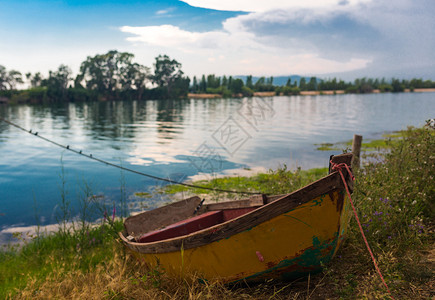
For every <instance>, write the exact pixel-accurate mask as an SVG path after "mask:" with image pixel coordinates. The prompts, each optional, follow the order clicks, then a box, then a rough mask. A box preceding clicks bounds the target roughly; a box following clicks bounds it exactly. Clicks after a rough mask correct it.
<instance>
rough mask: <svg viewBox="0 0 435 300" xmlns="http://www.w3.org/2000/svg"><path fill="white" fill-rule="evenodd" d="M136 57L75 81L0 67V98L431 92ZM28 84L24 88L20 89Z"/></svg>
mask: <svg viewBox="0 0 435 300" xmlns="http://www.w3.org/2000/svg"><path fill="white" fill-rule="evenodd" d="M133 59H134V55H133V54H131V53H128V52H118V51H116V50H112V51H109V52H107V53H106V54H97V55H95V56H93V57H91V56H88V57H87V58H86V60H85V61H83V62H82V63H81V65H80V71H79V74H77V75H76V76H75V77H73V75H72V71H71V69H70V68H69V67H68V66H66V65H60V66H59V67H58V69H57V70H55V71H49V74H48V77H46V78H44V77H43V76H42V75H41V73H39V72H37V73H35V74H31V73H27V74H25V75H24V76H23V75H22V74H21V73H20V72H18V71H16V70H6V68H5V67H3V66H1V65H0V97H3V98H8V99H10V100H12V101H13V102H68V101H93V100H115V99H124V100H132V99H135V100H146V99H169V98H171V99H176V98H184V97H187V95H188V93H194V94H203V93H207V94H219V95H221V96H222V97H238V96H239V97H240V96H252V95H253V94H254V93H255V92H273V93H275V94H276V95H297V94H299V93H300V92H301V91H320V92H322V91H336V90H343V91H345V92H346V93H371V92H373V91H374V90H379V91H380V92H402V91H404V90H405V89H409V90H411V91H412V90H414V89H416V88H435V82H432V81H431V80H425V81H424V80H423V79H412V80H399V79H395V78H393V79H391V80H386V79H385V78H383V79H371V78H359V79H355V80H354V81H353V82H345V81H343V80H337V79H336V78H331V79H318V78H316V77H311V78H305V77H301V78H299V81H298V80H294V81H292V80H291V78H290V77H289V78H288V80H287V82H286V84H285V85H274V83H273V80H274V79H273V77H268V78H266V77H260V78H258V79H257V80H256V81H255V83H254V82H253V81H254V80H253V77H252V76H251V75H250V76H247V77H246V79H245V80H242V79H241V78H236V77H232V76H228V77H227V76H222V77H219V76H215V75H213V74H211V75H207V76H206V75H202V77H201V78H200V79H198V78H196V76H194V77H193V80H192V82H191V80H190V78H189V77H187V76H184V73H183V71H182V69H181V67H182V65H181V63H179V62H178V61H176V60H175V59H171V58H169V57H168V56H167V55H159V56H157V57H156V58H155V62H154V64H153V71H151V68H149V67H146V66H143V65H141V64H139V63H136V62H134V61H133ZM24 83H27V85H28V88H27V89H18V87H19V86H20V85H23V84H24Z"/></svg>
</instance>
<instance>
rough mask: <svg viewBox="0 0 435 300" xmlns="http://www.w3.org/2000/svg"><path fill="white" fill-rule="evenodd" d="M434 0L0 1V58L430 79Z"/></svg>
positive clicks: (434, 60)
mask: <svg viewBox="0 0 435 300" xmlns="http://www.w3.org/2000/svg"><path fill="white" fill-rule="evenodd" d="M434 16H435V1H433V0H396V1H387V0H305V1H300V0H299V1H296V0H268V1H263V0H237V1H235V0H183V1H177V0H165V1H128V0H127V1H126V0H124V1H121V0H111V1H102V0H101V1H66V0H64V1H45V0H21V1H12V0H11V1H4V0H0V65H3V66H5V67H6V68H7V69H17V70H19V71H21V72H22V73H26V72H32V73H34V72H37V71H41V72H42V73H43V74H47V73H48V70H55V69H57V67H58V66H59V65H60V64H66V65H68V66H70V67H71V68H72V70H73V72H74V74H77V72H78V69H79V66H80V63H81V62H82V61H84V60H85V59H86V57H87V56H93V55H96V54H101V53H105V52H107V51H109V50H112V49H116V50H119V51H128V52H131V53H133V54H134V55H135V61H136V62H139V63H141V64H144V65H146V66H149V67H152V64H153V62H154V58H155V57H156V56H157V55H159V54H168V55H169V56H170V57H171V58H175V59H176V60H178V61H179V62H181V63H182V65H183V71H184V72H185V73H186V74H187V75H189V76H193V75H197V76H199V75H202V74H216V75H224V74H226V75H247V74H252V75H254V76H263V75H264V76H279V75H292V74H299V75H317V76H319V77H329V76H335V75H337V76H339V77H341V78H344V79H352V78H355V77H363V76H369V77H387V78H389V77H393V76H395V77H399V78H408V77H423V78H428V79H435V54H434V52H435V51H434V49H435V34H434V33H433V29H434V28H435V17H434Z"/></svg>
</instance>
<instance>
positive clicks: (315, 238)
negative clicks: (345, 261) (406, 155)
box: [120, 154, 353, 283]
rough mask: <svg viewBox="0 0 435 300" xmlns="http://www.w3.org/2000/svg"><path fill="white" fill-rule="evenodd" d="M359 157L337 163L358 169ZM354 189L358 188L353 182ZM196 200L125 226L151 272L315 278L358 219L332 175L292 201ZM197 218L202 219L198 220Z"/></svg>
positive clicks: (226, 278)
mask: <svg viewBox="0 0 435 300" xmlns="http://www.w3.org/2000/svg"><path fill="white" fill-rule="evenodd" d="M351 159H352V154H342V155H337V156H334V157H332V162H333V163H346V164H347V165H349V166H350V162H351ZM346 181H347V184H348V186H349V187H350V189H352V186H353V185H352V181H351V179H350V177H349V175H346ZM200 203H201V199H200V198H199V197H191V198H189V199H186V200H182V201H178V202H175V203H172V204H169V205H166V206H163V207H160V208H157V209H154V210H151V211H146V212H143V213H141V214H138V215H136V216H132V217H129V218H127V219H126V220H125V223H124V225H125V230H124V232H122V233H120V237H121V239H122V240H123V242H124V243H125V245H126V246H127V247H128V249H130V250H131V251H132V252H133V254H134V255H135V256H136V257H137V258H138V259H139V260H140V261H141V262H143V263H145V264H146V265H148V266H149V267H150V268H155V267H156V266H157V264H160V266H161V267H163V268H164V270H165V271H166V272H167V273H168V274H170V275H174V276H180V275H184V274H191V273H194V274H196V275H197V276H200V277H201V278H203V279H207V280H214V279H217V280H220V281H222V282H225V283H228V282H237V281H240V280H261V279H264V278H270V277H274V278H276V277H282V278H294V277H298V276H303V275H307V274H308V273H315V272H318V271H320V270H321V265H322V264H325V263H328V262H329V261H330V260H331V258H332V257H333V255H334V254H335V252H336V251H337V249H338V247H339V245H340V244H341V242H342V240H343V238H344V236H345V233H346V227H347V223H348V220H349V217H350V209H349V203H348V199H347V197H346V196H345V187H344V184H343V182H342V179H341V178H340V175H339V173H338V172H332V173H330V174H329V175H327V176H325V177H323V178H322V179H320V180H318V181H316V182H313V183H312V184H310V185H307V186H305V187H303V188H301V189H299V190H297V191H294V192H291V193H289V194H285V195H276V196H265V195H259V196H254V197H251V198H250V199H245V200H238V201H229V202H222V203H213V204H204V205H202V206H201V208H200V209H199V210H197V207H198V206H199V204H200ZM195 211H197V213H196V214H194V212H195Z"/></svg>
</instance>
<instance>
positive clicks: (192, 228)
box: [138, 207, 256, 243]
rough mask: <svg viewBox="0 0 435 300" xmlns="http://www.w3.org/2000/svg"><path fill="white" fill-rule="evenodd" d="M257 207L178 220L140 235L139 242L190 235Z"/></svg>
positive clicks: (222, 211) (218, 211) (213, 212)
mask: <svg viewBox="0 0 435 300" xmlns="http://www.w3.org/2000/svg"><path fill="white" fill-rule="evenodd" d="M255 209H256V207H247V208H238V209H227V210H216V211H209V212H205V213H203V214H201V215H199V216H195V217H192V218H189V219H186V220H182V221H179V222H176V223H174V224H171V225H169V226H167V227H165V228H162V229H158V230H153V231H150V232H147V233H145V234H143V235H141V236H140V238H139V239H138V242H139V243H151V242H156V241H161V240H166V239H171V238H175V237H178V236H183V235H188V234H191V233H194V232H196V231H199V230H202V229H206V228H209V227H212V226H214V225H217V224H220V223H223V222H226V221H229V220H232V219H235V218H237V217H239V216H242V215H244V214H246V213H248V212H250V211H253V210H255Z"/></svg>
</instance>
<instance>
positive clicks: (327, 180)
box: [119, 171, 344, 254]
mask: <svg viewBox="0 0 435 300" xmlns="http://www.w3.org/2000/svg"><path fill="white" fill-rule="evenodd" d="M343 188H344V185H343V183H342V181H341V178H340V175H339V173H338V172H336V171H335V172H333V173H331V174H328V175H327V176H325V177H322V178H320V179H319V180H316V181H314V182H312V183H310V184H308V185H306V186H304V187H302V188H300V189H298V190H295V191H293V192H292V193H289V194H285V195H283V196H282V197H280V198H278V199H275V200H274V201H271V202H270V203H267V204H264V205H262V206H260V207H258V208H256V209H255V210H253V211H251V212H248V213H246V214H244V215H241V216H238V217H236V218H234V219H231V220H228V221H225V222H222V223H219V224H216V225H214V226H211V227H208V228H204V229H202V230H199V231H196V232H193V233H190V234H187V235H180V236H177V237H173V238H169V239H164V240H159V241H153V242H149V243H140V242H133V241H129V240H127V239H126V237H125V236H124V232H126V230H124V232H120V233H119V235H120V237H121V239H122V241H123V242H124V243H125V244H126V245H127V246H128V247H129V248H130V249H131V250H134V251H137V252H139V253H144V254H145V253H154V254H156V253H165V252H174V251H179V250H180V249H181V246H182V247H183V249H185V250H186V249H190V248H196V247H200V246H203V245H206V244H209V243H212V242H215V241H218V240H221V239H224V238H227V237H230V236H233V235H235V234H238V233H240V232H243V231H245V230H248V229H249V228H252V227H255V226H257V225H259V224H261V223H263V222H265V221H267V220H270V219H272V218H274V217H277V216H279V215H282V214H283V213H286V212H288V211H289V210H293V209H295V208H297V207H298V206H301V205H303V204H305V203H307V202H309V201H311V200H312V199H314V198H316V197H319V196H321V195H323V194H325V193H328V192H331V191H334V190H337V189H338V190H340V189H343ZM301 194H302V195H301ZM289 198H290V199H289ZM289 200H290V201H289ZM298 200H299V202H298ZM296 202H298V203H296ZM282 203H284V204H287V205H283V204H282ZM280 206H282V207H280ZM275 208H278V210H277V211H275V212H274V209H275ZM265 216H266V217H265ZM251 218H252V219H253V220H252V221H250V222H247V221H249V220H250V219H251ZM236 225H238V226H237V229H236V230H235V231H232V230H231V229H232V228H231V227H235V226H236ZM223 229H224V230H223ZM227 229H229V230H227ZM219 231H223V232H224V234H221V235H220V236H215V237H213V235H215V234H216V233H217V232H219ZM127 234H128V233H127ZM197 239H202V240H203V241H200V242H199V243H198V242H197Z"/></svg>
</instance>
